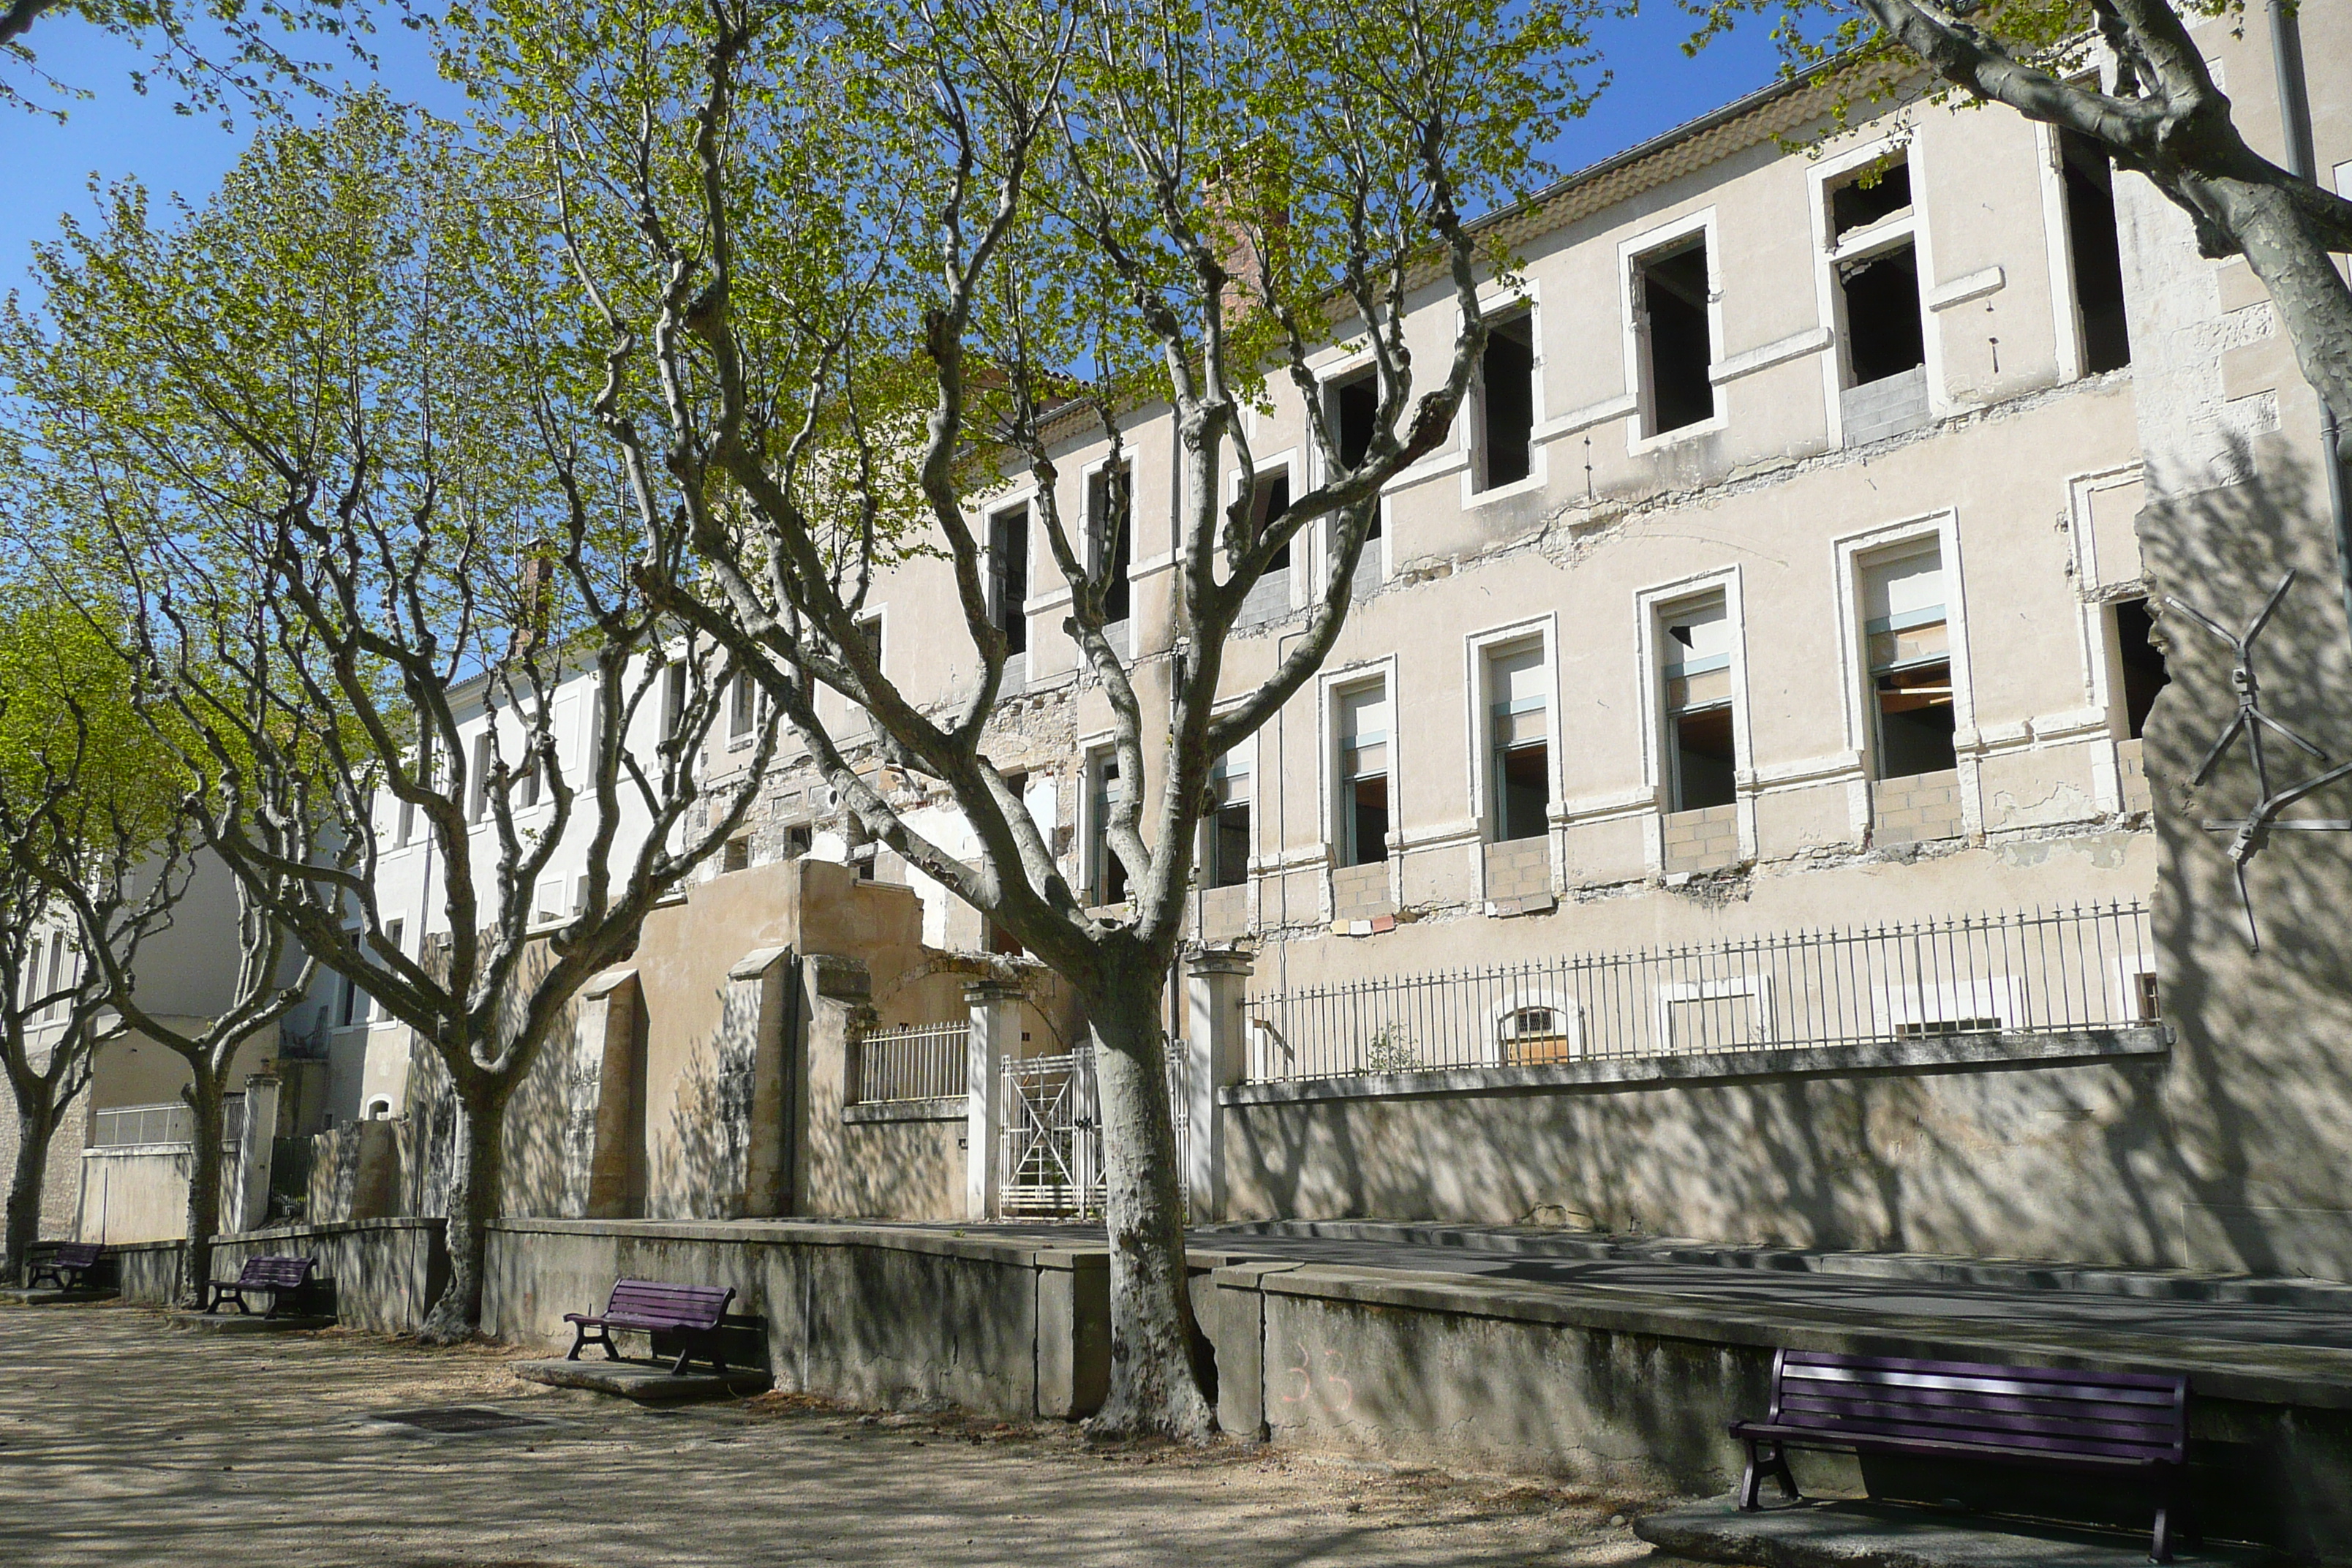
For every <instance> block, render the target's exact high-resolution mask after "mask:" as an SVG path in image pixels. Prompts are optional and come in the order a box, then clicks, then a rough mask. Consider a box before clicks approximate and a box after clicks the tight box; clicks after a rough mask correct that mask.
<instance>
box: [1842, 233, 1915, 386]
mask: <svg viewBox="0 0 2352 1568" xmlns="http://www.w3.org/2000/svg"><path fill="white" fill-rule="evenodd" d="M1838 282H1839V286H1840V287H1841V288H1842V289H1843V290H1844V293H1845V352H1846V368H1847V370H1848V372H1849V373H1850V374H1851V376H1852V384H1853V385H1855V386H1867V385H1869V384H1871V383H1872V382H1874V381H1884V380H1885V379H1886V378H1887V377H1888V376H1890V375H1901V374H1903V373H1904V372H1905V371H1908V370H1916V369H1918V368H1919V367H1920V366H1921V365H1923V364H1926V363H1927V330H1926V328H1925V327H1923V326H1922V325H1921V324H1920V321H1919V258H1918V253H1917V252H1916V250H1914V249H1913V248H1912V246H1911V242H1910V241H1909V240H1905V241H1904V242H1903V243H1902V244H1900V245H1896V246H1892V247H1888V248H1887V249H1885V250H1879V251H1874V252H1872V253H1871V254H1870V255H1868V256H1864V257H1861V258H1857V259H1855V260H1853V261H1841V262H1839V263H1838Z"/></svg>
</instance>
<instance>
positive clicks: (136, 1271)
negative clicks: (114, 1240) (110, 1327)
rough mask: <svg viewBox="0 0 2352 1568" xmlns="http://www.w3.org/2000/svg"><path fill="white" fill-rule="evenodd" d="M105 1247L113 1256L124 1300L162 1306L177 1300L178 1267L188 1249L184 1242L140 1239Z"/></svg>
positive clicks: (182, 1262) (180, 1266)
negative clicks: (128, 1243) (127, 1243)
mask: <svg viewBox="0 0 2352 1568" xmlns="http://www.w3.org/2000/svg"><path fill="white" fill-rule="evenodd" d="M108 1250H109V1251H110V1252H111V1253H112V1254H113V1256H114V1265H115V1269H116V1275H115V1278H116V1279H117V1281H118V1283H119V1285H120V1287H121V1291H122V1299H123V1300H126V1301H137V1302H141V1303H142V1304H144V1305H147V1306H151V1307H162V1306H168V1305H170V1304H171V1303H172V1302H173V1301H176V1300H179V1299H180V1269H181V1268H182V1267H183V1265H184V1263H185V1261H186V1253H187V1250H188V1249H187V1245H186V1244H185V1243H184V1242H178V1241H142V1242H134V1243H131V1244H130V1245H128V1246H118V1247H110V1248H109V1249H108Z"/></svg>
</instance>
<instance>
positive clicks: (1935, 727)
mask: <svg viewBox="0 0 2352 1568" xmlns="http://www.w3.org/2000/svg"><path fill="white" fill-rule="evenodd" d="M1863 600H1864V609H1863V614H1864V616H1865V617H1866V618H1865V620H1864V627H1863V629H1864V633H1865V634H1866V640H1867V642H1868V645H1869V656H1870V686H1871V705H1872V709H1873V711H1874V714H1875V716H1876V724H1877V737H1876V738H1877V751H1876V760H1877V763H1878V776H1879V777H1880V778H1883V779H1899V778H1909V777H1911V776H1912V775H1914V774H1916V773H1941V772H1943V771H1944V770H1945V769H1947V768H1949V767H1952V766H1954V765H1955V762H1956V759H1955V756H1954V753H1953V750H1952V730H1953V707H1952V656H1951V638H1950V635H1949V628H1948V626H1947V623H1946V620H1945V611H1944V566H1943V556H1942V554H1941V552H1940V551H1938V550H1937V549H1932V548H1931V549H1928V550H1924V551H1921V552H1916V553H1915V554H1911V555H1906V556H1904V557H1902V558H1901V559H1899V560H1895V561H1885V562H1881V563H1876V564H1874V565H1872V566H1870V567H1868V568H1867V569H1866V570H1865V571H1864V580H1863Z"/></svg>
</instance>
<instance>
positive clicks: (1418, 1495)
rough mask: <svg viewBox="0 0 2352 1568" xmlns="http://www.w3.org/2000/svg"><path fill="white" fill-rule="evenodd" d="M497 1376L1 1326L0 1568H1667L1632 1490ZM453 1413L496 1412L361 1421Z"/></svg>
mask: <svg viewBox="0 0 2352 1568" xmlns="http://www.w3.org/2000/svg"><path fill="white" fill-rule="evenodd" d="M522 1353H523V1352H517V1351H510V1350H508V1349H506V1348H504V1347H499V1346H469V1347H464V1348H460V1349H457V1350H445V1351H426V1350H423V1349H419V1348H417V1347H415V1346H412V1345H404V1344H402V1343H399V1342H387V1341H385V1340H383V1339H380V1338H375V1337H373V1336H367V1335H361V1334H353V1333H344V1332H341V1331H333V1330H330V1331H325V1332H321V1333H308V1334H292V1335H273V1336H270V1337H268V1338H233V1337H219V1336H215V1335H212V1334H197V1333H190V1332H187V1331H179V1330H173V1329H172V1328H170V1327H169V1326H168V1325H167V1323H166V1322H165V1321H164V1320H163V1317H162V1315H161V1314H159V1313H156V1312H152V1311H149V1310H142V1309H138V1308H126V1307H79V1308H62V1307H49V1308H16V1309H0V1563H6V1564H9V1565H10V1568H46V1565H48V1564H59V1565H64V1564H72V1565H74V1568H86V1565H94V1564H102V1565H109V1568H111V1565H119V1564H134V1563H135V1564H142V1565H143V1564H149V1563H167V1562H176V1563H268V1564H272V1565H273V1568H275V1565H278V1564H285V1565H289V1568H312V1565H317V1568H325V1565H343V1564H350V1565H354V1568H356V1565H360V1564H367V1565H371V1568H373V1565H375V1564H394V1565H398V1568H604V1565H606V1564H612V1565H615V1568H617V1565H620V1564H629V1565H632V1568H646V1565H651V1564H668V1563H727V1564H737V1563H743V1564H751V1563H922V1564H926V1565H929V1564H981V1563H1022V1564H1058V1563H1069V1564H1087V1565H1090V1568H1091V1565H1106V1568H1108V1565H1128V1564H1134V1565H1138V1568H1141V1565H1144V1564H1153V1565H1159V1564H1168V1565H1175V1564H1184V1565H1186V1568H1196V1565H1200V1564H1210V1563H1247V1564H1250V1565H1251V1568H1289V1565H1293V1564H1298V1565H1305V1564H1316V1565H1318V1568H1319V1565H1323V1564H1371V1563H1380V1564H1382V1565H1399V1568H1403V1565H1415V1568H1417V1565H1423V1564H1426V1565H1431V1568H1435V1565H1439V1564H1444V1565H1449V1568H1451V1565H1468V1564H1502V1563H1546V1564H1561V1565H1569V1564H1576V1565H1586V1564H1590V1565H1592V1568H1602V1565H1608V1564H1619V1563H1643V1564H1648V1565H1650V1568H1669V1564H1671V1563H1678V1562H1679V1560H1675V1559H1668V1558H1664V1557H1661V1556H1657V1555H1655V1554H1654V1553H1653V1552H1651V1549H1650V1548H1648V1547H1647V1546H1644V1545H1643V1544H1642V1543H1641V1542H1637V1541H1635V1540H1634V1539H1633V1534H1632V1532H1631V1531H1630V1530H1629V1529H1627V1528H1626V1524H1625V1521H1626V1520H1627V1519H1628V1518H1629V1517H1631V1516H1632V1515H1633V1514H1634V1513H1637V1512H1639V1511H1642V1510H1643V1509H1645V1508H1649V1507H1654V1506H1656V1505H1657V1504H1658V1503H1659V1502H1661V1501H1663V1500H1662V1499H1658V1498H1654V1497H1642V1496H1633V1495H1622V1494H1608V1493H1602V1492H1596V1491H1591V1490H1580V1489H1569V1488H1561V1487H1556V1486H1551V1485H1546V1484H1531V1483H1528V1482H1524V1481H1513V1480H1508V1479H1496V1478H1477V1477H1457V1476H1449V1475H1444V1474H1441V1473H1439V1472H1436V1471H1433V1470H1427V1469H1402V1468H1391V1467H1387V1466H1367V1465H1354V1464H1348V1463H1344V1462H1339V1461H1331V1460H1318V1459H1316V1458H1309V1457H1306V1456H1301V1455H1297V1454H1291V1453H1286V1452H1282V1451H1278V1450H1274V1449H1265V1448H1258V1449H1251V1448H1244V1447H1239V1446H1233V1447H1221V1448H1217V1449H1213V1450H1210V1451H1207V1452H1198V1451H1191V1450H1176V1449H1171V1448H1166V1447H1097V1446H1093V1445H1089V1444H1087V1442H1086V1441H1085V1440H1084V1439H1083V1438H1082V1437H1081V1436H1079V1435H1078V1434H1077V1433H1076V1431H1075V1430H1074V1429H1072V1428H1070V1427H1068V1426H1062V1425H1060V1424H1057V1423H1045V1424H1039V1425H1035V1426H1014V1425H1007V1424H1004V1423H1000V1422H993V1421H987V1420H982V1419H978V1418H974V1417H970V1416H965V1415H958V1414H955V1413H944V1414H939V1415H872V1414H861V1413H859V1412H856V1411H854V1410H849V1409H845V1408H843V1407H841V1406H838V1405H831V1404H827V1403H825V1402H824V1401H820V1400H815V1399H811V1398H807V1397H805V1396H802V1395H794V1394H766V1395H762V1396H761V1397H760V1398H757V1399H751V1400H746V1401H742V1402H740V1403H739V1402H730V1403H721V1404H716V1405H696V1406H691V1407H688V1408H685V1409H680V1410H676V1411H667V1412H665V1411H657V1410H648V1409H642V1408H639V1407H637V1406H635V1405H629V1404H627V1403H626V1402H625V1401H621V1400H616V1399H611V1398H607V1397H605V1396H602V1395H598V1394H584V1393H579V1392H576V1391H565V1390H557V1389H549V1388H542V1387H540V1386H539V1385H537V1384H526V1383H523V1382H521V1381H520V1380H519V1379H518V1378H516V1377H515V1375H514V1374H513V1372H512V1370H511V1369H510V1368H509V1366H508V1364H507V1363H509V1361H512V1360H514V1359H517V1358H518V1357H520V1355H521V1354H522ZM451 1407H457V1408H461V1409H465V1410H476V1411H487V1412H490V1413H491V1418H492V1419H496V1418H497V1417H500V1416H503V1417H505V1418H506V1419H505V1420H504V1421H501V1422H499V1424H498V1425H496V1426H490V1427H488V1429H484V1430H475V1431H466V1432H435V1431H430V1430H425V1429H421V1428H419V1427H418V1426H414V1425H409V1424H405V1423H403V1422H399V1421H394V1420H389V1419H386V1417H387V1416H389V1415H395V1414H399V1413H406V1412H424V1413H425V1418H426V1419H428V1420H437V1419H441V1417H440V1416H437V1415H435V1414H434V1413H436V1412H446V1411H447V1410H449V1409H450V1408H451ZM457 1419H458V1420H459V1421H460V1422H463V1421H465V1420H467V1417H463V1416H461V1417H458V1418H457Z"/></svg>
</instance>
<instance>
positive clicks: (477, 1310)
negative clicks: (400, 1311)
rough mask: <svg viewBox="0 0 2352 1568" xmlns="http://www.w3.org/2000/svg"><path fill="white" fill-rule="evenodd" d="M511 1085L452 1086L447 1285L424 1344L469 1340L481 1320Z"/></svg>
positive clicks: (503, 1162) (429, 1322) (502, 1172)
mask: <svg viewBox="0 0 2352 1568" xmlns="http://www.w3.org/2000/svg"><path fill="white" fill-rule="evenodd" d="M510 1092H511V1085H509V1084H507V1083H503V1082H495V1081H493V1082H487V1083H481V1082H478V1083H476V1084H475V1085H473V1086H472V1087H471V1088H470V1089H468V1087H467V1085H465V1084H463V1083H460V1084H459V1085H458V1086H457V1145H458V1161H457V1170H456V1171H454V1172H453V1173H451V1178H450V1184H449V1243H448V1245H449V1283H448V1284H447V1285H446V1287H444V1288H443V1289H442V1291H441V1294H440V1296H439V1298H438V1299H437V1300H435V1301H434V1303H433V1309H432V1310H431V1311H429V1312H427V1313H425V1326H424V1329H423V1331H422V1334H421V1337H422V1338H423V1339H424V1340H425V1342H427V1343H429V1344H455V1343H457V1342H459V1341H461V1340H466V1339H470V1338H472V1337H473V1335H474V1334H475V1333H476V1332H477V1331H479V1330H480V1328H481V1324H482V1284H483V1280H484V1278H485V1276H486V1275H487V1273H488V1262H489V1248H490V1224H491V1222H492V1221H494V1220H496V1219H497V1218H498V1217H499V1198H500V1196H501V1193H502V1190H503V1188H504V1186H505V1178H506V1120H507V1097H508V1095H509V1093H510Z"/></svg>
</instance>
